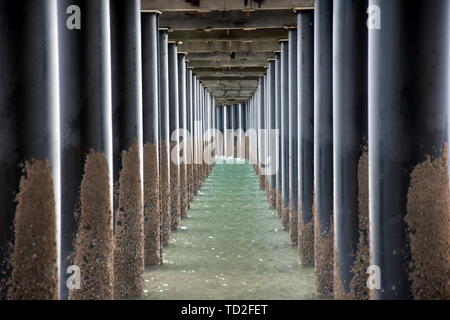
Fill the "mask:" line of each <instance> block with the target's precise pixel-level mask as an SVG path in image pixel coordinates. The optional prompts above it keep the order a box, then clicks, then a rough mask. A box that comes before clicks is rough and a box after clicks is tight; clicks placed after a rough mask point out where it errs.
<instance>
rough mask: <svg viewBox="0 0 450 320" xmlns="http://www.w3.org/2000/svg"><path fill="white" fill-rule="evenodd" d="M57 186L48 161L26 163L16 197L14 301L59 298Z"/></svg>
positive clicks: (12, 259) (12, 297) (12, 263)
mask: <svg viewBox="0 0 450 320" xmlns="http://www.w3.org/2000/svg"><path fill="white" fill-rule="evenodd" d="M53 188H54V185H53V178H52V173H51V169H50V166H49V163H48V161H47V160H33V161H31V162H27V163H26V164H25V167H24V169H23V176H22V178H21V180H20V186H19V194H18V195H17V197H16V201H17V208H16V216H15V220H14V228H15V230H14V231H15V242H14V249H13V252H12V255H11V265H12V267H13V272H12V275H11V282H10V283H9V293H8V299H10V300H55V299H58V278H57V272H58V271H57V260H58V255H57V252H56V251H57V249H56V242H57V239H56V211H55V196H54V190H53Z"/></svg>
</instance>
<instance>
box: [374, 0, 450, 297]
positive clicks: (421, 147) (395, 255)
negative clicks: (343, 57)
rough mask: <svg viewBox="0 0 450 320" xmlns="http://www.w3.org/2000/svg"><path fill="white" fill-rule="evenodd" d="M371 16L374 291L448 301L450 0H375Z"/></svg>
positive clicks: (449, 291)
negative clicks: (378, 284)
mask: <svg viewBox="0 0 450 320" xmlns="http://www.w3.org/2000/svg"><path fill="white" fill-rule="evenodd" d="M380 13H381V25H380V24H378V23H377V17H379V14H380ZM369 14H370V15H369V18H370V19H369V26H370V31H369V161H370V182H369V184H370V191H371V194H370V197H371V204H370V220H371V222H370V245H371V248H370V249H371V265H373V270H372V275H373V276H374V278H375V279H376V277H379V279H380V280H381V287H378V288H376V287H375V286H376V284H377V283H376V281H373V282H371V284H374V285H375V286H374V287H373V289H374V291H373V292H372V294H373V297H374V298H376V299H409V298H414V299H444V300H446V299H449V298H450V290H449V289H450V284H449V281H448V279H449V277H450V269H449V268H450V264H449V263H448V261H449V253H450V248H449V241H448V239H449V228H448V217H449V211H450V210H449V209H450V208H449V205H450V203H449V188H448V150H447V149H448V146H447V144H448V106H449V104H450V101H449V99H450V96H449V93H448V88H449V79H450V77H449V72H450V71H449V68H448V66H449V64H450V61H449V59H450V52H449V50H450V46H449V37H448V35H449V33H450V30H449V28H450V25H449V22H450V17H449V15H450V2H448V1H444V0H443V1H439V0H438V1H428V2H422V1H417V0H414V1H389V0H377V1H375V0H371V1H370V7H369ZM372 19H373V20H372ZM371 21H372V22H373V23H371ZM412 30H415V31H416V32H412ZM377 267H378V268H379V270H377ZM377 271H379V272H377ZM373 272H375V273H373ZM372 280H373V279H372Z"/></svg>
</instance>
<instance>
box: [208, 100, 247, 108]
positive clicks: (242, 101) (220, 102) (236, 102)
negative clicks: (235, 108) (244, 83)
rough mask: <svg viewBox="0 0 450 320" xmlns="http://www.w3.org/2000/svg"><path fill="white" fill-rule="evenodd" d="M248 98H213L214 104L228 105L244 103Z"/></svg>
mask: <svg viewBox="0 0 450 320" xmlns="http://www.w3.org/2000/svg"><path fill="white" fill-rule="evenodd" d="M248 100H249V99H236V100H233V99H214V101H215V102H216V106H228V105H231V104H240V103H246V102H247V101H248Z"/></svg>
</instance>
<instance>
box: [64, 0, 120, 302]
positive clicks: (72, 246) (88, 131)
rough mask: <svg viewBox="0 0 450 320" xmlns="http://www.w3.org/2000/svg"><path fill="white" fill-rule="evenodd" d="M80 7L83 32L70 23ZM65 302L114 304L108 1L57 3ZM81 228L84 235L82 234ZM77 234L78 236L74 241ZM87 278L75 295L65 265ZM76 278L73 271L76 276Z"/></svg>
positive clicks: (83, 279) (82, 0)
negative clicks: (75, 8) (70, 15)
mask: <svg viewBox="0 0 450 320" xmlns="http://www.w3.org/2000/svg"><path fill="white" fill-rule="evenodd" d="M72 5H75V6H78V7H79V8H80V9H82V11H81V13H82V17H81V18H82V19H81V25H80V27H81V29H79V30H78V29H70V28H68V27H67V25H66V20H67V17H68V16H67V12H66V11H67V8H68V7H69V6H72ZM58 11H59V14H58V16H59V19H60V20H59V30H58V31H59V48H60V55H59V61H60V67H59V68H60V83H61V90H60V101H61V181H62V193H61V194H62V198H61V201H62V219H61V237H62V246H61V249H62V254H61V258H62V260H61V267H62V269H61V273H62V275H63V277H62V279H64V280H62V281H61V293H62V295H61V298H64V299H65V298H67V297H69V298H70V299H74V300H89V299H112V298H113V250H114V247H113V203H112V202H113V187H112V186H113V180H112V179H113V177H112V173H113V172H112V169H113V157H112V152H113V151H112V91H111V43H110V3H109V1H104V0H94V1H91V0H89V1H87V0H79V1H59V2H58ZM77 230H78V231H77ZM75 233H76V237H75ZM71 265H74V266H75V269H72V270H76V267H78V268H79V271H80V272H81V274H82V275H83V276H82V278H81V283H80V288H79V289H77V288H76V287H72V288H71V289H72V290H70V291H69V292H68V288H67V285H66V279H67V278H68V277H69V276H71V275H75V274H71V273H69V274H67V267H68V266H71ZM71 272H73V271H71Z"/></svg>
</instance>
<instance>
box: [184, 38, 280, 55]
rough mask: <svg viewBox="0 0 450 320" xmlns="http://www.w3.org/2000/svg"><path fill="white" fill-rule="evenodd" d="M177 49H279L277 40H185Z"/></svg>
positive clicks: (259, 50) (244, 50)
mask: <svg viewBox="0 0 450 320" xmlns="http://www.w3.org/2000/svg"><path fill="white" fill-rule="evenodd" d="M178 50H179V51H183V52H188V53H191V52H247V53H250V52H270V53H273V52H274V51H277V50H280V44H279V42H278V41H271V40H256V41H249V42H241V41H210V42H186V43H180V44H179V45H178Z"/></svg>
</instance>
